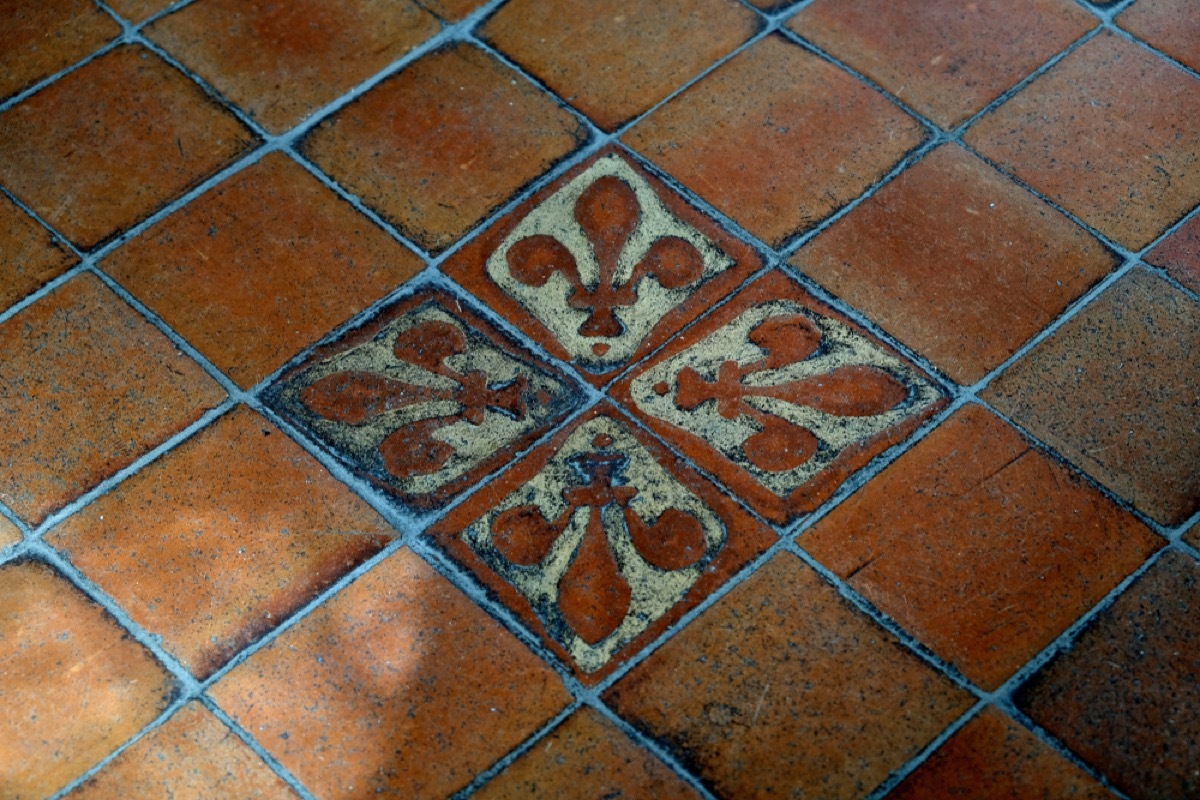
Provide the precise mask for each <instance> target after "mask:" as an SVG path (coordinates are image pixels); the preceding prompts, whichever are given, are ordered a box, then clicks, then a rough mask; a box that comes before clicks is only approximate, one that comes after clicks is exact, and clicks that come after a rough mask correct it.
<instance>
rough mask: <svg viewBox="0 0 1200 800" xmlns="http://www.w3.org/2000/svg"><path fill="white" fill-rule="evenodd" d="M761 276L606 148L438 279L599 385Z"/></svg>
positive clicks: (482, 238)
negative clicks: (754, 275)
mask: <svg viewBox="0 0 1200 800" xmlns="http://www.w3.org/2000/svg"><path fill="white" fill-rule="evenodd" d="M761 266H762V261H761V259H760V258H759V257H758V255H757V254H756V253H755V252H754V250H753V249H752V248H750V247H749V246H747V245H745V244H743V243H742V242H740V241H738V240H737V239H735V238H733V237H732V236H730V235H729V234H727V233H725V232H724V231H723V230H721V228H720V227H718V226H717V225H716V224H715V223H714V222H713V221H712V220H711V219H709V218H708V217H706V216H704V215H703V214H700V213H699V212H697V211H696V210H695V209H694V208H692V207H691V206H690V205H688V204H687V203H686V202H684V200H683V199H682V198H681V197H680V196H679V195H678V194H676V193H675V192H673V191H672V190H670V189H668V188H667V187H666V186H665V185H664V184H663V183H662V182H661V181H659V180H658V179H657V178H655V177H653V176H652V175H650V174H649V173H648V172H646V171H645V170H644V169H642V168H641V167H640V166H638V165H637V164H636V163H635V162H634V161H633V160H632V159H630V158H629V157H628V156H626V155H625V154H624V153H622V152H621V151H620V150H619V149H616V148H608V149H605V150H604V151H602V152H601V153H599V154H598V155H596V156H595V157H593V158H591V159H589V160H588V161H586V162H585V163H583V164H580V165H579V166H577V167H575V168H574V169H572V170H571V171H570V172H568V173H567V174H566V175H564V176H563V177H562V178H560V179H559V180H557V181H555V182H554V183H553V184H551V185H550V186H548V187H546V188H545V189H543V190H541V191H540V192H538V193H537V194H536V195H534V196H533V197H531V198H530V199H529V200H527V201H526V202H525V203H523V204H522V205H521V206H520V207H519V208H517V209H516V210H514V211H513V212H512V213H511V214H509V215H508V216H506V217H504V218H503V219H501V220H500V221H499V222H497V223H496V224H495V225H493V226H492V227H491V228H489V229H488V230H487V231H485V232H484V233H482V234H481V235H479V236H477V237H476V238H475V239H473V240H472V241H471V242H470V243H469V244H467V245H466V246H465V247H464V248H463V249H462V250H460V251H459V252H457V253H455V254H454V255H453V256H451V257H450V258H449V259H448V260H447V261H446V262H445V263H444V264H443V265H442V270H443V271H444V272H445V273H446V274H448V275H449V276H451V277H452V278H454V279H455V280H457V281H458V282H459V283H461V284H462V285H463V286H465V287H467V289H469V290H470V291H472V292H474V293H475V295H476V296H477V297H479V298H481V299H482V300H483V301H484V302H485V303H487V305H488V306H489V307H490V308H492V309H494V310H496V311H498V312H499V313H500V314H502V315H503V316H505V317H506V318H508V320H509V321H510V322H512V323H514V324H515V325H516V326H517V327H519V328H521V329H522V330H523V331H524V332H525V333H527V334H528V335H529V336H531V337H532V338H533V339H534V340H535V341H537V342H539V343H540V344H542V346H543V347H545V348H546V349H547V350H549V351H550V353H552V354H553V355H555V356H556V357H558V358H561V359H563V360H564V361H569V362H571V363H572V364H573V365H574V366H575V367H576V368H578V369H579V370H580V372H581V373H582V374H583V376H584V378H585V379H587V380H588V381H590V382H591V383H593V384H595V385H597V386H599V385H602V384H604V383H605V382H607V381H609V380H611V379H612V378H613V377H614V376H615V375H616V374H617V373H618V372H619V371H620V370H622V369H624V368H625V367H626V366H628V365H629V364H630V363H632V362H634V361H636V360H638V359H639V358H642V357H643V356H645V355H646V354H647V353H649V352H651V351H652V350H653V349H654V348H656V347H658V346H660V345H661V344H663V342H665V341H667V339H669V338H670V337H671V336H672V335H674V334H675V333H676V332H677V331H678V330H679V329H680V328H682V327H683V326H684V325H686V324H687V323H689V322H691V321H692V319H694V318H695V317H697V316H698V315H700V314H702V313H704V312H705V311H707V310H708V309H709V308H712V307H713V306H714V305H716V304H717V303H719V302H720V301H721V300H722V299H723V298H725V297H727V296H728V295H729V294H730V293H731V292H732V291H733V290H734V289H735V288H736V287H737V286H738V285H739V284H740V283H741V282H742V281H744V280H745V279H746V278H747V277H749V276H750V275H751V274H752V273H753V272H754V271H756V270H757V269H759V268H760V267H761Z"/></svg>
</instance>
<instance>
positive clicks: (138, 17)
mask: <svg viewBox="0 0 1200 800" xmlns="http://www.w3.org/2000/svg"><path fill="white" fill-rule="evenodd" d="M175 2H178V0H109V2H108V5H109V7H110V8H112V10H113V11H116V12H117V13H118V14H120V15H121V16H122V17H124V18H125V19H127V20H129V21H130V22H142V21H143V20H145V19H146V18H148V17H151V16H153V15H155V14H158V13H159V12H161V11H163V10H165V9H166V8H167V7H168V6H170V5H171V4H173V3H175Z"/></svg>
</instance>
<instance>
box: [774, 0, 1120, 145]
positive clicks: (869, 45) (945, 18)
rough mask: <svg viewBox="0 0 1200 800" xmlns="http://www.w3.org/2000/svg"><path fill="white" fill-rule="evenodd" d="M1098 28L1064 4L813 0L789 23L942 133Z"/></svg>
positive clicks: (1048, 0)
mask: <svg viewBox="0 0 1200 800" xmlns="http://www.w3.org/2000/svg"><path fill="white" fill-rule="evenodd" d="M1098 22H1099V20H1097V19H1096V18H1095V17H1093V16H1092V15H1091V14H1089V13H1087V12H1086V11H1084V10H1083V9H1082V8H1080V7H1079V6H1078V5H1076V4H1074V3H1072V2H1071V1H1070V0H976V2H972V3H966V4H964V3H962V2H959V0H923V2H920V3H908V2H900V3H896V2H890V1H889V0H848V1H847V0H817V2H815V3H812V4H811V5H808V6H805V7H804V8H803V10H801V11H800V13H799V14H797V15H796V16H794V17H792V19H791V21H790V22H789V23H788V27H790V28H791V29H792V30H794V31H796V33H799V34H800V35H801V36H803V37H804V38H805V39H807V40H809V41H810V42H812V43H813V44H815V45H817V46H818V47H820V48H821V49H823V50H825V51H826V52H828V53H829V54H830V55H832V56H834V57H835V58H837V59H839V60H841V61H842V62H844V63H845V64H847V65H848V66H850V67H851V68H853V69H855V70H857V71H859V72H861V73H862V74H864V75H866V76H867V77H868V78H870V79H871V80H873V81H875V82H876V83H878V84H879V85H880V86H882V87H883V88H884V89H887V90H888V91H889V92H891V93H892V94H894V95H896V96H897V97H898V98H900V100H901V101H903V102H904V103H906V104H908V105H909V106H910V107H911V108H913V109H914V110H916V111H917V112H918V113H920V114H922V115H923V116H925V117H927V118H929V119H931V120H933V121H934V122H936V123H937V124H938V125H940V126H942V127H943V128H947V129H949V128H953V127H955V126H956V125H958V124H960V123H961V122H963V120H965V119H966V118H967V117H969V116H971V115H972V114H974V113H975V112H977V111H979V110H981V109H982V108H983V107H984V106H986V105H987V104H988V103H990V102H991V101H993V100H995V99H996V98H997V97H999V96H1000V95H1001V94H1003V93H1004V92H1005V91H1007V90H1008V89H1010V88H1011V87H1012V86H1014V85H1015V84H1017V83H1019V82H1020V81H1021V79H1022V78H1024V77H1025V76H1026V75H1028V74H1029V73H1031V72H1033V71H1034V70H1035V69H1037V68H1038V67H1040V66H1041V65H1042V64H1044V63H1045V62H1046V61H1047V60H1049V58H1050V57H1051V56H1053V55H1054V54H1056V53H1058V52H1060V51H1061V50H1062V49H1063V48H1065V47H1066V46H1067V45H1069V44H1070V43H1071V42H1073V41H1075V40H1076V39H1078V38H1079V37H1080V36H1082V35H1083V34H1084V33H1086V32H1087V31H1088V30H1089V29H1091V28H1094V27H1095V26H1096V24H1097V23H1098Z"/></svg>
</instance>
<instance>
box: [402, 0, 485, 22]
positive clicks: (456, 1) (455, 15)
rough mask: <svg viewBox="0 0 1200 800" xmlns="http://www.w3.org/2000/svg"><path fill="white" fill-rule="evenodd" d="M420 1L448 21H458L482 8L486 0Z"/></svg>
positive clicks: (419, 0)
mask: <svg viewBox="0 0 1200 800" xmlns="http://www.w3.org/2000/svg"><path fill="white" fill-rule="evenodd" d="M418 2H419V3H420V4H421V5H423V6H425V7H426V8H428V9H429V10H430V11H432V12H433V13H435V14H437V15H438V16H439V17H441V18H442V19H444V20H446V21H448V22H458V21H459V20H461V19H463V18H464V17H466V16H467V15H468V14H470V13H471V12H472V11H474V10H475V9H477V8H480V7H481V6H483V5H484V4H485V3H486V0H418Z"/></svg>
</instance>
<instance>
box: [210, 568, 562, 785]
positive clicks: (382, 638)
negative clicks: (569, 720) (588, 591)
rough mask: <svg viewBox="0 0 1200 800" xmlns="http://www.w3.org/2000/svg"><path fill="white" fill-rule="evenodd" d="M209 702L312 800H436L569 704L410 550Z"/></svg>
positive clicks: (289, 635)
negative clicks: (388, 798)
mask: <svg viewBox="0 0 1200 800" xmlns="http://www.w3.org/2000/svg"><path fill="white" fill-rule="evenodd" d="M211 694H212V696H213V697H214V699H215V700H216V701H217V703H219V704H220V706H221V707H222V708H223V709H225V710H226V711H227V712H228V713H229V714H230V715H231V716H232V717H233V718H234V719H235V720H237V722H238V723H239V724H241V725H243V726H244V727H245V728H246V729H247V730H248V731H249V732H250V733H251V734H252V735H253V736H254V737H255V738H256V739H257V740H258V741H259V742H260V743H261V744H262V745H263V747H265V748H266V749H267V751H268V752H270V754H271V755H272V756H274V757H275V758H277V759H278V760H279V761H280V763H282V764H283V766H284V767H285V768H287V770H288V771H289V772H291V773H292V774H293V775H295V776H296V777H297V778H298V779H299V780H300V781H301V782H302V783H303V784H304V785H305V786H306V787H308V788H309V789H310V790H311V791H312V792H313V793H314V794H315V795H317V796H318V797H320V798H322V800H335V798H359V797H373V796H375V794H389V795H394V796H398V797H445V796H446V795H449V794H452V793H453V792H455V791H457V790H458V789H461V788H462V787H463V786H465V785H467V783H469V782H470V781H471V780H472V779H473V778H474V777H475V775H476V774H477V773H479V772H480V771H482V770H483V769H485V768H486V767H488V766H490V765H491V764H492V763H494V762H495V761H496V759H498V758H499V757H500V756H502V755H504V754H505V753H507V752H508V751H509V750H511V749H512V748H513V747H515V746H516V745H517V744H519V743H520V742H522V741H524V740H525V739H526V738H527V737H528V736H529V735H530V734H532V733H533V732H534V731H535V730H536V729H537V728H539V727H540V726H541V725H543V724H545V723H546V722H547V721H549V720H550V719H551V718H552V717H553V716H554V715H555V714H556V713H558V712H559V711H561V710H562V709H563V708H564V707H565V706H566V705H567V703H569V702H570V700H571V698H570V695H568V694H567V692H566V690H564V689H563V687H562V684H561V682H560V681H559V678H558V676H557V675H555V673H554V672H553V671H552V670H551V669H549V668H548V667H546V665H545V664H543V663H542V662H541V661H539V660H538V659H537V658H536V657H535V656H534V655H533V654H532V653H530V652H529V651H528V650H526V649H525V647H524V646H523V645H521V644H520V643H519V642H518V641H517V640H516V639H515V638H513V636H512V635H511V634H509V633H508V632H507V631H505V630H504V629H503V628H501V627H500V625H499V624H498V623H497V622H495V621H494V620H492V619H491V618H490V617H488V616H487V614H485V613H484V612H483V611H481V610H480V609H478V608H477V607H476V606H475V605H474V604H473V603H472V602H471V601H470V600H468V599H467V598H466V597H465V596H464V595H463V594H461V593H460V592H459V591H458V590H457V589H455V588H454V587H453V586H451V585H450V584H449V583H447V582H446V580H445V579H443V578H442V577H440V576H439V575H437V574H436V573H435V572H433V570H431V569H430V568H429V567H428V566H427V565H426V564H425V563H424V562H422V561H421V560H420V559H419V558H418V557H417V556H416V555H414V554H413V553H412V551H410V550H401V551H399V552H397V553H395V554H394V555H392V556H391V557H390V558H388V559H387V560H386V561H384V562H383V563H381V564H379V565H378V566H376V567H375V568H374V569H373V570H371V571H370V572H368V573H367V574H366V575H364V576H363V577H361V578H359V579H358V580H356V581H355V582H354V583H352V584H351V585H350V586H348V587H347V588H345V589H343V590H342V592H341V593H339V594H338V595H337V596H335V597H334V598H333V599H331V600H329V601H328V602H326V603H325V604H324V605H322V606H321V607H319V608H317V609H316V610H315V611H313V612H312V613H311V614H309V615H308V616H307V617H305V618H304V619H303V620H301V621H300V622H299V623H297V624H296V626H295V627H292V628H290V629H288V630H287V631H286V632H285V633H283V634H282V635H281V636H280V637H279V638H278V639H276V640H275V641H274V642H271V643H270V644H269V645H268V646H267V647H265V648H263V649H262V650H259V651H258V652H256V653H255V654H254V655H252V656H251V657H250V658H249V659H247V660H246V661H244V662H242V663H241V664H239V665H238V666H237V667H236V668H235V669H234V670H232V671H231V672H230V673H229V674H228V675H226V676H225V677H224V678H222V679H221V681H220V682H219V683H217V684H216V686H215V687H213V689H212V691H211Z"/></svg>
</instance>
